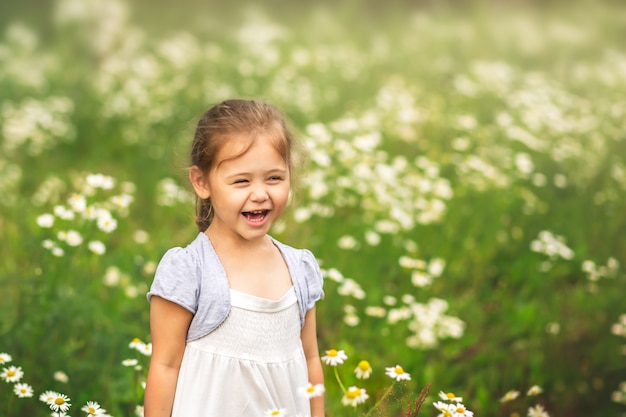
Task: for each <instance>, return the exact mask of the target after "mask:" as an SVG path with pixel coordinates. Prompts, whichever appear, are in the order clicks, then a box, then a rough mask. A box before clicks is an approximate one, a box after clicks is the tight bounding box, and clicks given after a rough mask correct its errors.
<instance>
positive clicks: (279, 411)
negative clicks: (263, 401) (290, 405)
mask: <svg viewBox="0 0 626 417" xmlns="http://www.w3.org/2000/svg"><path fill="white" fill-rule="evenodd" d="M263 415H264V416H265V417H283V416H286V415H287V410H285V409H284V408H272V409H270V410H266V411H265V414H263Z"/></svg>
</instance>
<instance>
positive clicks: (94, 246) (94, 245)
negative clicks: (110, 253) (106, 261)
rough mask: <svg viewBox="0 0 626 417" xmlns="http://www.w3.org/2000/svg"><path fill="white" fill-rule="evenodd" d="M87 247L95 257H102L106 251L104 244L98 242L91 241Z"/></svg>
mask: <svg viewBox="0 0 626 417" xmlns="http://www.w3.org/2000/svg"><path fill="white" fill-rule="evenodd" d="M87 247H88V248H89V250H90V251H92V252H93V253H95V254H96V255H104V253H105V252H106V250H107V248H106V246H105V245H104V243H102V242H100V241H99V240H92V241H91V242H89V243H88V244H87Z"/></svg>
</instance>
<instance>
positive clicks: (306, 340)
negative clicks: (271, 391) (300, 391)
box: [300, 307, 324, 417]
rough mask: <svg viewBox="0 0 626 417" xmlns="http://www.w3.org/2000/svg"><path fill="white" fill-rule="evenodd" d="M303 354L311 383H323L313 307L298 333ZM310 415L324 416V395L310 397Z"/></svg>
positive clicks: (314, 416)
mask: <svg viewBox="0 0 626 417" xmlns="http://www.w3.org/2000/svg"><path fill="white" fill-rule="evenodd" d="M300 338H301V339H302V347H303V348H304V356H305V357H306V364H307V368H308V370H309V382H310V383H311V384H314V385H315V384H324V372H323V370H322V362H321V360H320V354H319V350H318V347H317V327H316V323H315V307H313V308H312V309H310V310H309V311H308V312H307V313H306V317H305V319H304V327H303V328H302V333H301V334H300ZM311 417H324V396H323V395H322V396H319V397H315V398H312V399H311Z"/></svg>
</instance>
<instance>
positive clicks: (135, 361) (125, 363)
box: [122, 359, 139, 366]
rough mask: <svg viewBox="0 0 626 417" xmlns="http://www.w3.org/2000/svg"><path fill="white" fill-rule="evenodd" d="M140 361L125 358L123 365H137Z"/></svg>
mask: <svg viewBox="0 0 626 417" xmlns="http://www.w3.org/2000/svg"><path fill="white" fill-rule="evenodd" d="M138 363H139V361H138V360H137V359H124V360H123V361H122V365H124V366H136V365H137V364H138Z"/></svg>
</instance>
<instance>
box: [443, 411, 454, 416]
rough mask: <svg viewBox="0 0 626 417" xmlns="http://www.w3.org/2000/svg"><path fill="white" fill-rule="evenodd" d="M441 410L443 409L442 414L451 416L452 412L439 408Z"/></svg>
mask: <svg viewBox="0 0 626 417" xmlns="http://www.w3.org/2000/svg"><path fill="white" fill-rule="evenodd" d="M441 411H443V415H444V416H445V417H452V413H451V412H449V411H448V410H441Z"/></svg>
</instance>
